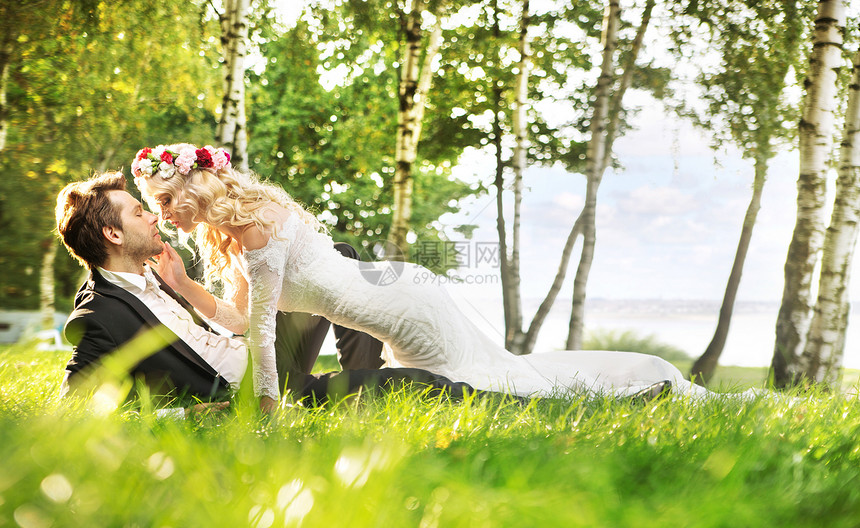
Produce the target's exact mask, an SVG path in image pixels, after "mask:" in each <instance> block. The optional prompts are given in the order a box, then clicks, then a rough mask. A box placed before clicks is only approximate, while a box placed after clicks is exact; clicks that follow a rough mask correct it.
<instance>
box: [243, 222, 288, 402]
mask: <svg viewBox="0 0 860 528" xmlns="http://www.w3.org/2000/svg"><path fill="white" fill-rule="evenodd" d="M245 258H246V260H247V262H248V273H249V276H250V278H251V326H250V329H249V330H250V331H249V336H248V337H249V347H250V349H251V358H252V360H253V374H254V393H255V394H256V395H257V396H269V397H271V398H273V399H275V400H277V399H279V398H280V390H279V387H278V370H277V367H276V364H275V314H276V313H277V309H278V308H277V304H278V297H279V296H280V294H281V289H282V288H283V278H284V266H285V265H286V260H287V243H286V241H284V240H277V239H274V238H272V239H270V240H269V243H268V244H267V245H266V246H264V247H262V248H260V249H256V250H252V251H247V252H246V253H245Z"/></svg>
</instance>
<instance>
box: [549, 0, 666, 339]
mask: <svg viewBox="0 0 860 528" xmlns="http://www.w3.org/2000/svg"><path fill="white" fill-rule="evenodd" d="M653 9H654V0H647V2H646V3H645V7H644V9H643V13H642V20H641V22H640V24H639V28H638V30H637V32H636V37H635V38H634V40H633V42H632V44H631V48H630V50H629V52H628V54H627V61H626V63H625V64H624V65H623V70H622V74H621V78H620V79H618V85H617V86H616V89H615V92H614V93H613V92H612V91H611V90H612V87H613V83H614V82H615V80H616V79H617V77H616V76H615V72H614V70H615V68H616V63H615V58H614V53H615V49H616V46H617V39H618V24H619V21H620V19H621V6H620V3H619V2H618V1H616V0H610V2H609V5H608V6H607V9H606V18H605V22H604V30H603V35H604V36H603V59H602V64H601V72H600V77H599V78H598V81H597V89H596V90H595V97H594V110H593V113H592V118H591V124H590V130H591V137H590V139H589V143H588V152H587V154H586V161H585V163H586V169H585V177H586V181H587V183H586V190H585V205H584V207H583V210H582V213H581V214H580V218H579V219H577V222H576V223H575V224H574V227H573V229H572V230H571V236H573V237H574V238H575V237H576V235H577V230H578V229H581V233H582V239H583V242H582V244H583V245H582V252H581V254H580V260H579V266H578V267H577V270H576V276H575V278H574V283H573V303H572V306H571V313H570V324H569V326H568V336H567V342H566V344H565V348H567V349H568V350H577V349H580V348H582V339H583V326H584V319H585V295H586V291H585V290H586V286H587V283H588V275H589V273H590V272H591V263H592V261H593V260H594V247H595V244H596V242H597V229H596V225H595V217H596V212H597V190H598V188H599V187H600V183H601V181H602V180H603V174H604V172H606V167H607V166H608V165H609V160H610V159H611V156H612V146H613V144H614V142H615V137H616V135H617V133H618V127H619V123H620V121H621V110H622V101H623V99H624V94H625V92H626V91H627V89H628V88H629V87H630V85H631V83H632V79H633V71H634V68H635V67H636V59H637V58H638V56H639V51H640V50H641V49H642V42H643V40H644V38H645V33H646V31H647V30H648V25H649V23H650V21H651V11H652V10H653ZM580 223H581V226H577V224H580ZM568 246H571V247H572V244H569V243H568V244H566V245H565V247H568Z"/></svg>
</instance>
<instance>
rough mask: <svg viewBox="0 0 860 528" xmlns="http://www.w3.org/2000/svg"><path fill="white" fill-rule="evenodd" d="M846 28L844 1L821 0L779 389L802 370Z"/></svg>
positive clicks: (788, 267)
mask: <svg viewBox="0 0 860 528" xmlns="http://www.w3.org/2000/svg"><path fill="white" fill-rule="evenodd" d="M844 29H845V4H844V3H843V2H842V0H822V1H820V2H819V4H818V14H817V16H816V19H815V36H814V38H813V48H812V54H811V56H810V68H809V76H808V78H807V80H806V86H807V90H806V97H805V99H804V104H803V116H802V118H801V121H800V125H799V136H800V175H799V177H798V180H797V220H796V223H795V226H794V234H793V235H792V239H791V243H790V245H789V248H788V256H787V257H786V261H785V286H784V288H783V294H782V304H781V306H780V309H779V315H778V316H777V322H776V342H775V346H774V353H773V361H772V367H773V375H774V384H776V385H777V386H778V387H785V386H788V385H791V384H793V383H794V382H795V379H796V378H797V377H798V376H799V375H800V374H801V370H802V367H801V365H800V362H799V358H800V355H801V353H802V351H803V349H804V346H805V337H806V333H807V331H808V330H809V319H810V307H811V296H812V292H811V289H812V288H811V286H812V280H813V275H814V272H815V266H816V264H817V262H818V253H819V251H821V245H822V241H823V239H824V211H823V209H824V199H825V194H826V190H827V189H826V185H827V180H826V177H827V170H828V168H829V163H828V162H829V160H830V156H831V150H832V146H833V134H834V132H835V111H836V107H837V105H838V104H839V96H838V88H837V78H838V72H839V68H840V66H841V63H842V35H843V32H844Z"/></svg>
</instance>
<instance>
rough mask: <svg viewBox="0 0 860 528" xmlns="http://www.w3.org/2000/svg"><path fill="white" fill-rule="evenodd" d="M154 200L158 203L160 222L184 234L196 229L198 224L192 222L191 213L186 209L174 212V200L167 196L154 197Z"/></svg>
mask: <svg viewBox="0 0 860 528" xmlns="http://www.w3.org/2000/svg"><path fill="white" fill-rule="evenodd" d="M155 200H156V202H157V203H158V208H159V210H160V211H159V212H160V213H161V219H162V220H164V221H166V222H170V223H171V224H173V225H174V226H175V227H176V228H177V229H179V230H181V231H183V232H185V233H190V232H192V231H194V228H195V227H197V224H198V223H199V222H195V221H194V218H192V215H191V213H190V212H189V211H188V210H187V209H186V208H180V210H179V211H177V210H176V203H175V202H176V200H174V199H173V198H172V197H171V196H170V195H169V194H162V195H159V196H156V197H155Z"/></svg>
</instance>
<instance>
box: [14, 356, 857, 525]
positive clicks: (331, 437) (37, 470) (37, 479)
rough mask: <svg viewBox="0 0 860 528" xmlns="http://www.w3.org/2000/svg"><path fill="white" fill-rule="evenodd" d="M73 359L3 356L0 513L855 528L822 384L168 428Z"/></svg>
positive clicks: (362, 411) (429, 401)
mask: <svg viewBox="0 0 860 528" xmlns="http://www.w3.org/2000/svg"><path fill="white" fill-rule="evenodd" d="M64 362H65V357H62V356H58V355H55V354H53V353H52V354H43V353H35V352H33V351H32V350H28V349H23V348H17V347H15V348H5V349H2V350H0V395H2V398H0V457H2V459H3V460H4V463H3V464H2V466H0V497H2V499H3V500H2V501H0V518H3V519H7V520H9V521H10V522H16V523H17V524H19V525H21V526H41V525H47V524H51V526H56V527H63V526H125V525H132V524H134V525H138V526H201V525H215V526H267V525H283V524H286V525H288V526H296V525H299V524H301V526H304V527H315V526H333V525H338V524H343V522H344V519H348V520H349V522H348V524H349V525H350V526H355V527H363V526H421V525H438V526H464V527H466V526H475V525H482V524H486V525H490V526H523V525H524V524H526V525H534V526H565V527H568V526H583V527H585V526H617V527H627V526H630V527H640V526H642V525H643V524H660V525H667V526H690V527H699V526H701V527H706V526H707V527H709V526H762V527H768V526H774V527H777V526H778V527H782V526H796V527H807V526H808V527H819V526H834V527H842V526H844V527H850V526H854V525H855V524H856V512H857V511H858V509H860V492H858V490H857V486H856V482H857V480H858V478H860V470H858V468H860V453H858V450H857V448H856V439H857V436H858V435H860V404H858V402H857V400H856V399H843V398H841V397H838V396H832V395H828V394H824V393H813V394H810V395H804V396H801V397H798V398H795V399H787V398H762V399H757V400H753V401H750V402H746V403H744V402H741V401H739V400H737V399H731V398H727V399H715V400H713V401H708V402H701V403H698V404H695V403H692V402H689V401H686V400H684V399H683V398H682V399H677V400H666V401H662V402H660V403H657V404H653V405H646V406H642V407H634V406H631V405H630V404H627V403H624V402H617V401H612V400H609V399H600V398H599V399H597V400H594V401H584V400H583V399H581V398H578V397H575V396H574V397H572V398H570V399H559V400H541V401H536V402H533V403H531V404H528V405H521V404H513V403H511V402H505V401H500V400H492V399H488V400H468V401H466V402H463V403H457V402H450V401H447V400H440V399H434V398H426V397H422V396H421V395H420V394H419V393H416V392H414V391H408V390H402V391H395V392H394V393H391V394H386V395H378V396H374V395H369V394H364V395H362V396H361V397H359V398H355V399H350V400H345V401H342V402H339V403H337V404H333V405H329V406H328V407H324V408H321V409H305V408H294V407H289V408H285V409H283V410H282V411H281V412H280V413H279V414H278V415H276V416H275V417H273V418H271V419H266V418H261V417H260V416H259V415H258V414H256V413H255V412H254V410H253V409H252V408H250V407H246V406H243V405H242V404H241V403H240V404H239V405H237V406H236V407H237V408H235V409H234V410H233V411H232V412H231V413H228V414H226V415H225V416H223V417H222V418H221V419H212V418H210V419H202V420H200V421H188V422H171V421H159V420H156V419H155V418H154V416H153V415H152V414H151V413H150V412H149V411H148V410H146V409H143V410H140V411H136V412H132V411H126V412H123V411H121V412H118V413H112V414H106V415H97V414H94V413H93V411H92V410H91V409H89V408H88V407H87V405H88V404H87V402H75V401H69V400H67V401H61V400H59V399H58V398H57V396H56V390H57V387H58V384H59V379H60V369H61V368H62V364H63V363H64ZM60 439H61V440H60ZM727 505H731V507H727Z"/></svg>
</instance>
